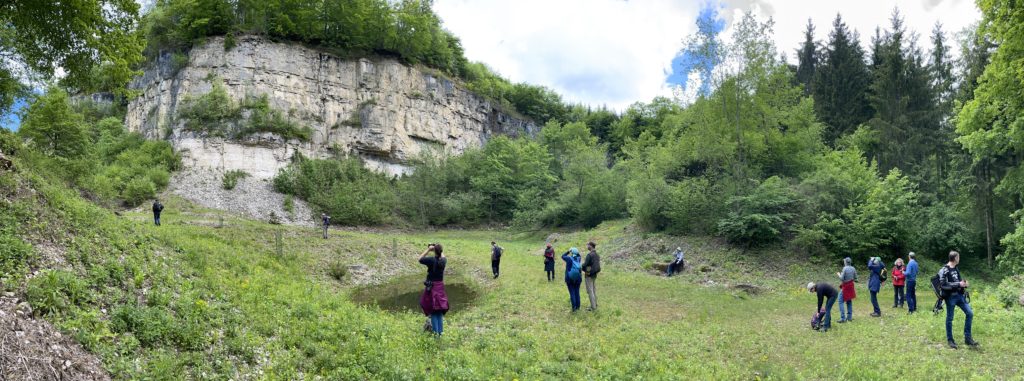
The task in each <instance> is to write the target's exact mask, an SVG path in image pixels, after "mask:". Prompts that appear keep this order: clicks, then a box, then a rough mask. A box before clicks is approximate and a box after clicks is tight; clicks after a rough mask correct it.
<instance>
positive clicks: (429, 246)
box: [420, 245, 444, 258]
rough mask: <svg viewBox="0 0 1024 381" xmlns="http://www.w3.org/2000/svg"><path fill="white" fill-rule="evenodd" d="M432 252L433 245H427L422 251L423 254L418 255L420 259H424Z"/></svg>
mask: <svg viewBox="0 0 1024 381" xmlns="http://www.w3.org/2000/svg"><path fill="white" fill-rule="evenodd" d="M433 250H434V245H428V246H427V249H426V250H423V254H420V258H423V257H426V256H427V254H430V252H431V251H433ZM442 258H444V257H443V254H442Z"/></svg>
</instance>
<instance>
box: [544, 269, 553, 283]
mask: <svg viewBox="0 0 1024 381" xmlns="http://www.w3.org/2000/svg"><path fill="white" fill-rule="evenodd" d="M544 272H545V273H547V274H546V275H547V278H548V282H550V281H553V280H555V270H546V271H544Z"/></svg>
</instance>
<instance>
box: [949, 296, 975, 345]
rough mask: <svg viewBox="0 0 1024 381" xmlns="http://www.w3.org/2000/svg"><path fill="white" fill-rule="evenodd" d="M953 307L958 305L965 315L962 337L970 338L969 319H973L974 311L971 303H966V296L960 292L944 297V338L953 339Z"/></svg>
mask: <svg viewBox="0 0 1024 381" xmlns="http://www.w3.org/2000/svg"><path fill="white" fill-rule="evenodd" d="M953 307H960V309H961V310H963V311H964V315H967V320H965V321H964V339H969V338H971V321H972V320H974V311H972V310H971V305H970V304H967V298H965V297H964V296H963V295H960V294H953V295H952V296H950V297H948V298H946V340H949V341H953V312H954V309H953Z"/></svg>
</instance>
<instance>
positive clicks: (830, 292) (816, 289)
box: [807, 282, 839, 332]
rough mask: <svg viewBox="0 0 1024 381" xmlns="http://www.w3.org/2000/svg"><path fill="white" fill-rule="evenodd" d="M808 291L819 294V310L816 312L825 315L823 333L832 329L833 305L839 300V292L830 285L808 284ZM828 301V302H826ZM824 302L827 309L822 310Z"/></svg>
mask: <svg viewBox="0 0 1024 381" xmlns="http://www.w3.org/2000/svg"><path fill="white" fill-rule="evenodd" d="M807 291H809V292H810V293H812V294H815V293H816V294H818V309H817V310H816V311H818V312H820V313H823V314H825V316H824V317H822V327H821V329H822V332H826V331H828V330H829V329H831V328H832V305H833V304H835V303H836V299H839V291H838V290H836V288H835V287H832V285H830V284H828V283H817V284H816V283H814V282H811V283H808V284H807ZM826 300H827V302H826ZM823 302H824V305H825V308H822V303H823Z"/></svg>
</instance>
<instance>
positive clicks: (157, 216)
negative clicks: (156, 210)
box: [153, 214, 160, 226]
mask: <svg viewBox="0 0 1024 381" xmlns="http://www.w3.org/2000/svg"><path fill="white" fill-rule="evenodd" d="M153 223H154V224H156V226H160V215H159V214H154V215H153Z"/></svg>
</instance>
